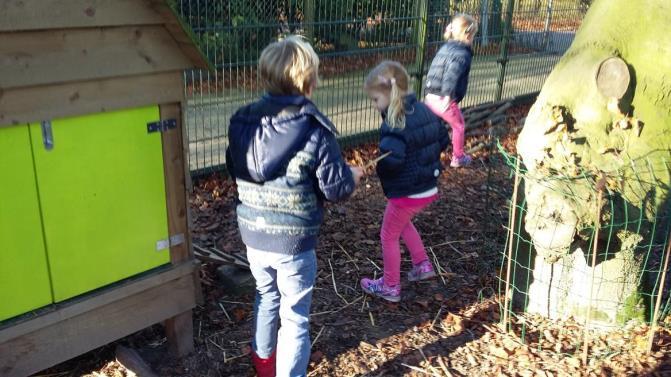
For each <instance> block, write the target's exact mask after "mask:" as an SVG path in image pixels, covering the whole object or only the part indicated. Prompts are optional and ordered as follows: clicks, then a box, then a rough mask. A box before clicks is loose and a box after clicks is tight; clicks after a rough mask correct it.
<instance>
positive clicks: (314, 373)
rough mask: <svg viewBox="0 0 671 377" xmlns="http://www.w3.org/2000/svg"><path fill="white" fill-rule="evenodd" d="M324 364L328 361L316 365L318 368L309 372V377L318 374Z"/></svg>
mask: <svg viewBox="0 0 671 377" xmlns="http://www.w3.org/2000/svg"><path fill="white" fill-rule="evenodd" d="M324 365H326V363H321V364H319V366H318V367H316V368H315V369H313V370H312V371H311V372H310V373H308V377H310V376H314V375H316V374H317V372H319V371H320V370H322V368H323V367H324Z"/></svg>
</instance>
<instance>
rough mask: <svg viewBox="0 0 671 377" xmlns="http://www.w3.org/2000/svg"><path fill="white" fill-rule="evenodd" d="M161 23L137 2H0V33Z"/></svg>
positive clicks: (23, 0) (100, 0) (45, 0)
mask: <svg viewBox="0 0 671 377" xmlns="http://www.w3.org/2000/svg"><path fill="white" fill-rule="evenodd" d="M162 22H163V19H162V18H161V16H160V15H159V14H158V13H156V12H155V11H154V10H153V9H152V8H151V7H149V6H147V3H145V2H142V1H137V0H0V31H18V30H44V29H60V28H76V27H101V26H124V25H150V24H160V23H162Z"/></svg>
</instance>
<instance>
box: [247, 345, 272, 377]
mask: <svg viewBox="0 0 671 377" xmlns="http://www.w3.org/2000/svg"><path fill="white" fill-rule="evenodd" d="M252 362H253V363H254V369H256V374H257V375H258V376H259V377H275V351H273V353H272V354H271V355H270V357H268V358H267V359H262V358H260V357H259V355H257V354H256V352H254V351H252Z"/></svg>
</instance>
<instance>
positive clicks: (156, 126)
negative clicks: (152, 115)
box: [147, 119, 177, 133]
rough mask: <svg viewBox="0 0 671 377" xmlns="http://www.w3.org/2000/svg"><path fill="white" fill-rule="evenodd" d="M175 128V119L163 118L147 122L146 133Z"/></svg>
mask: <svg viewBox="0 0 671 377" xmlns="http://www.w3.org/2000/svg"><path fill="white" fill-rule="evenodd" d="M173 128H177V119H163V120H159V121H156V122H150V123H147V133H152V132H164V131H167V130H172V129H173Z"/></svg>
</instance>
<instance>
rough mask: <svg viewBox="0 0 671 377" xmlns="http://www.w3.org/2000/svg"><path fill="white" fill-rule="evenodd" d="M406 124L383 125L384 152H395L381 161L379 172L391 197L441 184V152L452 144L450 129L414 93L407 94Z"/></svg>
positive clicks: (383, 187) (425, 189)
mask: <svg viewBox="0 0 671 377" xmlns="http://www.w3.org/2000/svg"><path fill="white" fill-rule="evenodd" d="M405 111H406V116H405V127H404V128H403V129H397V128H391V127H389V125H387V122H383V123H382V127H381V128H380V154H381V155H382V154H384V153H386V152H389V151H391V155H389V156H387V157H386V158H384V159H382V160H381V161H380V162H378V164H377V174H378V176H379V177H380V181H381V182H382V189H383V190H384V194H385V195H386V196H387V197H388V198H401V197H406V196H409V195H413V194H419V193H421V192H424V191H427V190H430V189H432V188H434V187H436V185H437V180H438V176H439V175H440V172H441V171H442V170H443V166H442V164H441V162H440V152H442V151H443V150H444V149H445V148H447V145H448V144H449V143H450V138H449V135H448V133H447V128H445V126H444V125H443V124H442V122H441V121H440V120H439V119H438V117H436V115H435V114H434V113H433V112H432V111H431V110H429V108H428V107H426V105H424V104H423V103H421V102H419V101H417V97H415V95H414V94H409V95H407V96H406V97H405Z"/></svg>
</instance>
